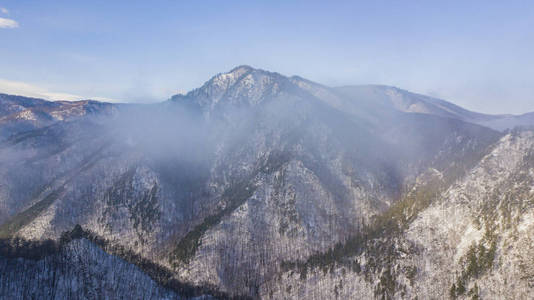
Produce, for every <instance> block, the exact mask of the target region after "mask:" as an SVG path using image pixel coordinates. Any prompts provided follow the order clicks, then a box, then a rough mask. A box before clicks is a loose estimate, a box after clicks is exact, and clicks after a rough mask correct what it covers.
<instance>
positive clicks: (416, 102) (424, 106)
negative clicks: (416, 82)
mask: <svg viewBox="0 0 534 300" xmlns="http://www.w3.org/2000/svg"><path fill="white" fill-rule="evenodd" d="M336 90H338V91H339V92H341V93H343V94H345V95H347V96H349V97H351V98H353V99H361V101H366V102H374V103H379V104H380V105H381V106H383V107H388V108H394V109H396V110H399V111H402V112H410V113H422V114H431V115H436V116H441V117H446V118H454V119H458V120H462V121H464V122H469V123H474V124H479V125H483V126H486V127H489V128H492V129H495V130H500V131H503V130H506V129H513V128H514V127H517V126H532V125H534V114H533V113H526V114H523V115H510V114H503V115H489V114H482V113H477V112H473V111H469V110H466V109H464V108H462V107H459V106H457V105H455V104H453V103H450V102H447V101H445V100H442V99H437V98H432V97H428V96H425V95H420V94H415V93H411V92H408V91H405V90H402V89H399V88H395V87H390V86H383V85H361V86H344V87H339V88H336Z"/></svg>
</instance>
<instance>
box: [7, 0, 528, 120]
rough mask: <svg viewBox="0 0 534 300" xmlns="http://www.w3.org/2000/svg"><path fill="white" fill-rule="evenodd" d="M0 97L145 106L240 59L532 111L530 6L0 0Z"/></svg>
mask: <svg viewBox="0 0 534 300" xmlns="http://www.w3.org/2000/svg"><path fill="white" fill-rule="evenodd" d="M0 8H2V9H1V10H0V39H1V40H2V47H0V57H1V59H0V92H11V93H17V94H25V95H29V96H42V97H45V98H52V99H53V98H58V97H61V98H64V99H78V98H80V97H82V98H87V97H91V98H97V99H116V100H120V101H131V102H154V101H161V100H165V99H167V98H169V97H170V96H171V95H173V94H176V93H178V92H185V91H188V90H191V89H193V88H195V87H198V86H200V85H201V84H202V83H203V82H204V81H206V80H207V79H209V78H210V77H211V76H212V75H214V74H215V73H218V72H223V71H227V70H229V69H231V68H232V67H234V66H236V65H241V64H249V65H252V66H255V67H259V68H263V69H267V70H272V71H277V72H280V73H283V74H286V75H294V74H297V75H300V76H302V77H305V78H308V79H311V80H314V81H317V82H321V83H323V84H326V85H331V86H337V85H348V84H368V83H376V84H387V85H394V86H397V87H400V88H404V89H408V90H411V91H414V92H419V93H423V94H428V95H431V96H437V97H441V98H444V99H447V100H449V101H452V102H454V103H456V104H459V105H461V106H464V107H466V108H469V109H473V110H476V111H481V112H487V113H524V112H528V111H534V56H533V54H532V53H534V3H533V2H532V1H346V2H344V1H335V2H331V1H330V2H329V1H170V0H169V1H24V0H18V1H15V0H0Z"/></svg>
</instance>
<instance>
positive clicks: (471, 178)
mask: <svg viewBox="0 0 534 300" xmlns="http://www.w3.org/2000/svg"><path fill="white" fill-rule="evenodd" d="M532 125H534V116H533V115H532V113H531V114H524V115H520V116H514V115H487V114H481V113H477V112H472V111H469V110H466V109H463V108H461V107H459V106H457V105H454V104H453V103H451V102H447V101H445V100H441V99H436V98H432V97H428V96H424V95H419V94H415V93H411V92H408V91H405V90H402V89H399V88H395V87H389V86H378V85H366V86H344V87H328V86H324V85H322V84H319V83H315V82H312V81H309V80H306V79H304V78H301V77H298V76H293V77H287V76H284V75H281V74H278V73H273V72H269V71H265V70H260V69H255V68H252V67H250V66H238V67H236V68H234V69H232V70H231V71H229V72H227V73H221V74H217V75H215V76H214V77H212V78H211V79H210V80H208V81H207V82H206V83H205V84H204V85H202V86H201V87H199V88H197V89H194V90H192V91H190V92H188V93H187V94H183V95H182V94H180V95H175V96H172V97H170V99H168V100H167V101H164V102H161V103H156V104H110V103H102V102H97V101H90V100H87V101H78V102H63V101H59V102H49V101H45V100H40V99H33V98H26V97H22V96H12V95H4V94H2V95H0V238H1V252H0V270H1V273H0V274H3V275H1V276H0V295H1V296H4V297H9V298H14V299H17V298H20V299H25V298H31V297H37V298H65V297H67V298H71V297H72V298H89V299H91V298H121V297H127V298H143V299H175V298H176V299H181V298H191V297H200V298H221V299H222V298H250V299H334V298H339V299H347V298H349V299H354V298H356V299H368V298H371V299H372V298H380V299H413V298H416V297H417V298H419V299H429V298H438V299H445V298H459V299H463V298H476V297H480V298H482V299H487V298H501V299H506V298H509V299H511V298H519V299H521V298H528V296H529V295H532V293H534V290H533V288H532V287H533V282H532V279H533V278H534V277H533V274H534V266H533V265H532V259H531V258H532V253H534V246H533V245H534V244H533V243H531V242H530V240H531V236H532V232H533V231H534V222H533V220H534V216H533V213H534V210H533V205H534V202H533V200H534V189H533V188H532V187H533V183H534V177H533V174H534V164H533V163H534V156H532V153H534V132H532V130H531V129H529V128H532V127H531V126H532ZM16 274H20V275H16ZM37 278H39V279H37ZM125 281H126V282H125ZM511 282H513V283H514V284H513V285H512V284H510V283H511ZM131 287H137V288H131ZM139 287H143V289H141V288H139ZM74 295H76V296H74Z"/></svg>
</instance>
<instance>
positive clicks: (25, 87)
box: [0, 79, 121, 102]
mask: <svg viewBox="0 0 534 300" xmlns="http://www.w3.org/2000/svg"><path fill="white" fill-rule="evenodd" d="M0 93H4V94H11V95H19V96H26V97H34V98H41V99H45V100H50V101H56V100H66V101H77V100H85V99H92V100H97V101H104V102H121V101H117V100H114V99H109V98H105V97H83V96H78V95H74V94H69V93H61V92H51V91H49V90H47V89H44V88H42V87H38V86H35V85H32V84H28V83H25V82H20V81H12V80H5V79H0Z"/></svg>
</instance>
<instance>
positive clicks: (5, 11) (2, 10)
mask: <svg viewBox="0 0 534 300" xmlns="http://www.w3.org/2000/svg"><path fill="white" fill-rule="evenodd" d="M0 11H1V12H2V13H4V14H6V15H7V14H9V10H7V8H5V7H0Z"/></svg>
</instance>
